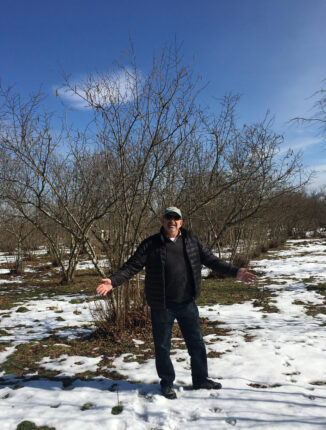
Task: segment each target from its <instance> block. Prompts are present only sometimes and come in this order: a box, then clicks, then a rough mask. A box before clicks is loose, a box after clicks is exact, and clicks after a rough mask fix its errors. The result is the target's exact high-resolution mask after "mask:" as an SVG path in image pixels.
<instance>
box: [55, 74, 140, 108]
mask: <svg viewBox="0 0 326 430" xmlns="http://www.w3.org/2000/svg"><path fill="white" fill-rule="evenodd" d="M135 83H136V77H135V76H133V74H132V73H131V72H130V70H128V69H126V70H121V71H119V72H115V73H110V74H105V75H94V76H93V75H90V76H88V77H86V78H81V79H77V80H74V81H72V82H71V83H70V87H68V86H64V87H61V88H54V91H55V92H56V95H57V96H58V97H60V98H61V99H62V100H63V101H64V102H66V103H67V104H68V105H69V106H70V107H72V108H75V109H78V110H83V109H89V108H90V107H91V106H92V105H97V104H98V105H102V106H103V105H109V104H115V103H128V102H129V101H131V100H132V99H133V98H134V89H135Z"/></svg>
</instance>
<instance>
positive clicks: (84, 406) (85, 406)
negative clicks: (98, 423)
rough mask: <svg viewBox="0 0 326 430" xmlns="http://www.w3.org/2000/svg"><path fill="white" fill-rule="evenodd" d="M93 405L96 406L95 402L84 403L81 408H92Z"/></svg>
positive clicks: (82, 409)
mask: <svg viewBox="0 0 326 430" xmlns="http://www.w3.org/2000/svg"><path fill="white" fill-rule="evenodd" d="M93 406H94V403H92V402H88V403H84V404H83V406H82V407H81V408H80V410H81V411H87V410H88V409H92V407H93Z"/></svg>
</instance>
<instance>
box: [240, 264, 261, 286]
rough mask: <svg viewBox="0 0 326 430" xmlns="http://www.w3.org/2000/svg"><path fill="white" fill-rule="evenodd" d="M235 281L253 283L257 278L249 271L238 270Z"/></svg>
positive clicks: (245, 269)
mask: <svg viewBox="0 0 326 430" xmlns="http://www.w3.org/2000/svg"><path fill="white" fill-rule="evenodd" d="M237 279H238V280H239V281H243V282H253V281H255V280H256V279H257V276H256V275H255V274H253V273H251V272H250V269H247V268H243V267H242V268H241V269H239V270H238V273H237Z"/></svg>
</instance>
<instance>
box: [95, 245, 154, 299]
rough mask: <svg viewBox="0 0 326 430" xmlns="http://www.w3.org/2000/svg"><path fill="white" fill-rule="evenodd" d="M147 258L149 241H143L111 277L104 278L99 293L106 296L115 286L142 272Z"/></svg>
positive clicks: (97, 289) (98, 288)
mask: <svg viewBox="0 0 326 430" xmlns="http://www.w3.org/2000/svg"><path fill="white" fill-rule="evenodd" d="M146 258H147V243H146V241H143V242H142V243H141V244H140V245H139V247H138V248H137V250H136V252H135V253H134V255H132V256H131V257H130V258H129V260H128V261H127V262H126V263H125V264H124V265H123V266H122V267H121V268H120V269H119V270H118V271H117V272H116V273H114V274H113V275H112V276H111V277H110V278H104V279H102V283H101V284H100V285H98V287H97V288H96V292H97V294H101V295H102V296H106V294H107V293H108V292H109V291H111V290H112V289H113V288H115V287H118V286H119V285H121V284H123V283H124V282H126V281H128V279H130V278H132V277H133V276H134V275H136V273H138V272H140V271H141V270H142V268H143V267H144V265H145V263H146Z"/></svg>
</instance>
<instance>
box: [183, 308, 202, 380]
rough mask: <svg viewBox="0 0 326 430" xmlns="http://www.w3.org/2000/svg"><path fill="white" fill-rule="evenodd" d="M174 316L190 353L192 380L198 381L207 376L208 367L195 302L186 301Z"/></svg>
mask: <svg viewBox="0 0 326 430" xmlns="http://www.w3.org/2000/svg"><path fill="white" fill-rule="evenodd" d="M175 316H176V318H177V321H178V323H179V327H180V329H181V332H182V335H183V337H184V340H185V342H186V345H187V349H188V352H189V355H190V362H191V374H192V381H193V383H196V382H197V383H198V382H200V381H203V380H204V379H206V378H207V377H208V369H207V354H206V347H205V344H204V341H203V336H202V333H201V329H200V320H199V312H198V308H197V306H196V304H195V302H194V301H191V302H188V303H187V304H186V305H185V306H184V307H182V308H180V309H179V310H178V312H176V313H175Z"/></svg>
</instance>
